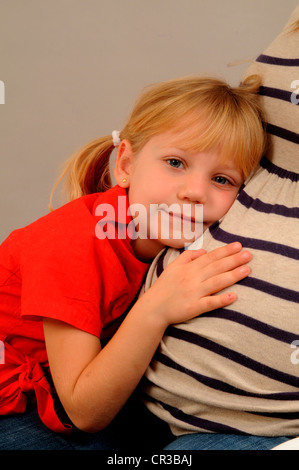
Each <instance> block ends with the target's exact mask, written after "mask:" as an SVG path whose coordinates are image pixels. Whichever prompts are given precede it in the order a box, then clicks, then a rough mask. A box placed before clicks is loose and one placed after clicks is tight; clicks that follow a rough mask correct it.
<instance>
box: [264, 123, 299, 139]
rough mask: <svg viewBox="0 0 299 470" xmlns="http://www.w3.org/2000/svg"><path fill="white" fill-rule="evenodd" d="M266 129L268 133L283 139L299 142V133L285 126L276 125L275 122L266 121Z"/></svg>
mask: <svg viewBox="0 0 299 470" xmlns="http://www.w3.org/2000/svg"><path fill="white" fill-rule="evenodd" d="M265 129H266V131H267V133H268V134H271V135H275V136H277V137H280V138H281V139H284V140H288V141H289V142H293V143H294V144H299V134H297V133H296V132H292V131H289V130H288V129H284V128H283V127H279V126H275V125H274V124H269V123H265Z"/></svg>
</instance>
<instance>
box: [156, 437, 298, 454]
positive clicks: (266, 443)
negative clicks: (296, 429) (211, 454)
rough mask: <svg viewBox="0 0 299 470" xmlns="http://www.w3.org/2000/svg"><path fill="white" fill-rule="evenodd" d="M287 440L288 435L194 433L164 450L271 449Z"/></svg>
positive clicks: (173, 442) (179, 439)
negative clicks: (261, 435)
mask: <svg viewBox="0 0 299 470" xmlns="http://www.w3.org/2000/svg"><path fill="white" fill-rule="evenodd" d="M288 440H289V438H288V437H259V436H243V435H236V434H200V433H195V434H185V435H184V436H180V437H177V438H176V439H174V440H173V441H172V442H171V443H170V444H168V445H167V446H166V447H165V448H164V450H271V449H273V447H275V446H278V445H279V444H282V443H283V442H286V441H288Z"/></svg>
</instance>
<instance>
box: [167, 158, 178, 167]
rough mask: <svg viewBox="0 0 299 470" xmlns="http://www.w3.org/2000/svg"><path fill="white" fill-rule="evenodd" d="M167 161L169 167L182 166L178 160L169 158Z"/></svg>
mask: <svg viewBox="0 0 299 470" xmlns="http://www.w3.org/2000/svg"><path fill="white" fill-rule="evenodd" d="M167 161H168V163H169V165H170V166H172V167H173V168H180V167H181V165H182V162H181V161H180V160H178V159H177V158H169V159H168V160H167Z"/></svg>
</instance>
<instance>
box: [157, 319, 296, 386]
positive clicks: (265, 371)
mask: <svg viewBox="0 0 299 470" xmlns="http://www.w3.org/2000/svg"><path fill="white" fill-rule="evenodd" d="M166 334H167V335H168V336H171V337H174V338H177V339H180V340H182V341H186V342H188V343H192V344H196V345H197V346H200V347H201V348H204V349H207V350H208V351H212V352H214V353H215V354H219V355H221V356H222V357H226V358H227V359H229V360H231V361H233V362H236V363H237V364H240V365H241V366H243V367H246V368H247V369H250V370H253V371H255V372H257V373H259V374H261V375H263V376H265V377H269V378H271V379H273V380H276V381H278V382H282V383H284V384H288V385H291V386H293V387H297V388H299V377H295V376H293V375H290V374H287V373H286V372H281V371H279V370H276V369H273V368H272V367H269V366H267V365H265V364H262V363H260V362H258V361H255V360H254V359H251V358H250V357H248V356H245V355H244V354H240V353H239V352H237V351H233V350H232V349H229V348H227V347H225V346H222V345H220V344H217V343H215V342H214V341H211V340H209V339H208V338H204V337H202V336H200V335H197V334H195V333H192V332H191V331H186V330H182V329H180V328H175V327H169V328H167V330H166Z"/></svg>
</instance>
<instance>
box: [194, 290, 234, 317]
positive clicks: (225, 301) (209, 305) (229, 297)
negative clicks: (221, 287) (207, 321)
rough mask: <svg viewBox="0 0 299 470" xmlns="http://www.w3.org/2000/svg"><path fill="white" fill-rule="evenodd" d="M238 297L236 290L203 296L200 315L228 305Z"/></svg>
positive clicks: (199, 310) (200, 303)
mask: <svg viewBox="0 0 299 470" xmlns="http://www.w3.org/2000/svg"><path fill="white" fill-rule="evenodd" d="M236 299H237V296H236V294H235V293H234V292H225V293H224V294H218V295H211V296H208V297H202V298H201V299H200V302H199V309H198V315H200V314H201V313H205V312H211V311H212V310H216V309H218V308H223V307H227V306H228V305H230V304H232V303H233V302H234V301H235V300H236Z"/></svg>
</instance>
